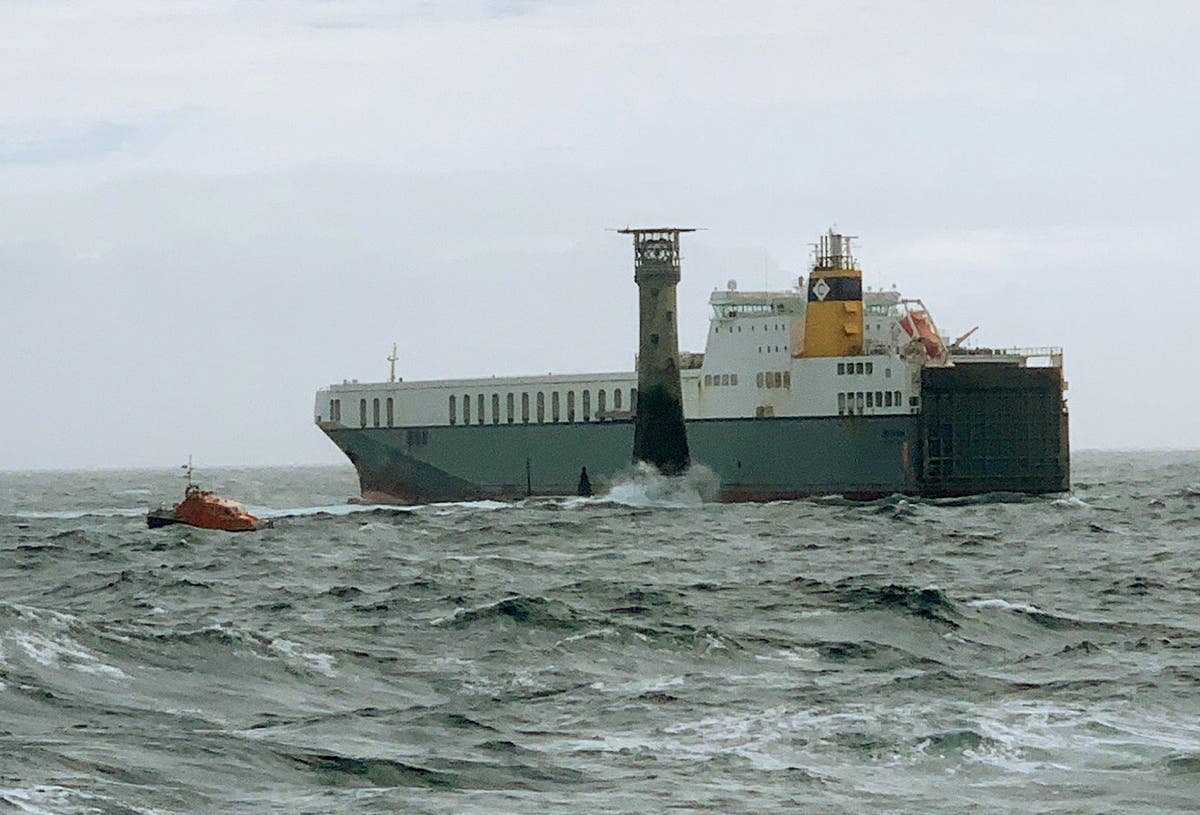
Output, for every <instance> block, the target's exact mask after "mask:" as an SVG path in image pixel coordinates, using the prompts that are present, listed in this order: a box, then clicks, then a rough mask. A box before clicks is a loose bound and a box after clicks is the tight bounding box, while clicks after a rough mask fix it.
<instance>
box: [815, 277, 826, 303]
mask: <svg viewBox="0 0 1200 815" xmlns="http://www.w3.org/2000/svg"><path fill="white" fill-rule="evenodd" d="M812 293H813V294H815V295H816V296H817V299H818V300H820V301H822V302H824V301H825V298H826V297H828V296H829V284H828V283H826V282H825V278H823V277H822V278H821V279H820V280H818V281H817V282H816V283H814V284H813V287H812Z"/></svg>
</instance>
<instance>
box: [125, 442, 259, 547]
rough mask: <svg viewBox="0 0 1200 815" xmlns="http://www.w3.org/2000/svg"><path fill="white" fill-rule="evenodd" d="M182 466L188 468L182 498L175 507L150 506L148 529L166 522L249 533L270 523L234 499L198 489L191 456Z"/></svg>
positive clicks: (165, 524) (147, 521) (147, 519)
mask: <svg viewBox="0 0 1200 815" xmlns="http://www.w3.org/2000/svg"><path fill="white" fill-rule="evenodd" d="M184 469H185V470H186V471H187V481H188V483H187V488H186V489H185V490H184V493H183V500H182V501H180V502H179V503H178V504H176V505H175V508H174V509H167V508H166V507H163V506H160V507H159V508H158V509H152V510H150V511H149V512H148V513H146V525H147V526H148V527H150V528H151V529H157V528H158V527H161V526H167V525H169V524H186V525H187V526H195V527H198V528H200V529H220V530H223V531H225V532H249V531H252V530H255V529H259V528H261V527H263V526H270V525H271V522H270V521H267V522H265V523H264V522H263V521H262V520H260V519H259V518H257V517H255V516H254V515H251V514H250V513H249V512H247V511H246V509H245V508H244V507H243V506H242V505H241V504H239V503H238V502H237V501H231V500H230V499H228V498H221V497H220V496H217V495H214V494H213V493H211V492H209V491H208V490H202V489H200V487H199V485H197V484H193V483H192V462H191V460H190V459H189V460H188V463H187V466H186V467H184Z"/></svg>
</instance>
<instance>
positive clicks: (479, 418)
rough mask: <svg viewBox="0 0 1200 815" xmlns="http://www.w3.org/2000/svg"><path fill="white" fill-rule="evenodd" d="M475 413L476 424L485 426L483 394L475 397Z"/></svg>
mask: <svg viewBox="0 0 1200 815" xmlns="http://www.w3.org/2000/svg"><path fill="white" fill-rule="evenodd" d="M475 413H476V414H477V415H476V416H475V422H476V423H477V424H483V394H482V393H481V394H479V396H477V397H475Z"/></svg>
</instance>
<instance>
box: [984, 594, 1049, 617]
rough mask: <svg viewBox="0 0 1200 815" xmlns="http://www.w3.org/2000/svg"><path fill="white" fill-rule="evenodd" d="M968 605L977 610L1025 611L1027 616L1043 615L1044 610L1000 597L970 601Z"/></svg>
mask: <svg viewBox="0 0 1200 815" xmlns="http://www.w3.org/2000/svg"><path fill="white" fill-rule="evenodd" d="M967 605H969V606H974V607H975V608H998V609H1003V610H1004V611H1023V612H1025V613H1026V614H1041V613H1042V610H1041V609H1040V608H1038V607H1037V606H1033V605H1029V604H1028V603H1012V602H1009V601H1008V600H1002V599H1001V598H999V597H989V598H986V599H982V600H970V601H968V602H967Z"/></svg>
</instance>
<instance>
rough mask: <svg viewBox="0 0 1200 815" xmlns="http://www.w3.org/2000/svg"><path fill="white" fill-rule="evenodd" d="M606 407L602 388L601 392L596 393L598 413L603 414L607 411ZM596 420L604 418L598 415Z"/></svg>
mask: <svg viewBox="0 0 1200 815" xmlns="http://www.w3.org/2000/svg"><path fill="white" fill-rule="evenodd" d="M605 407H606V406H605V404H604V388H601V389H600V390H599V391H597V392H596V413H597V414H603V413H604V411H605ZM596 418H598V419H602V418H604V417H603V416H601V415H598V416H597V417H596Z"/></svg>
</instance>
